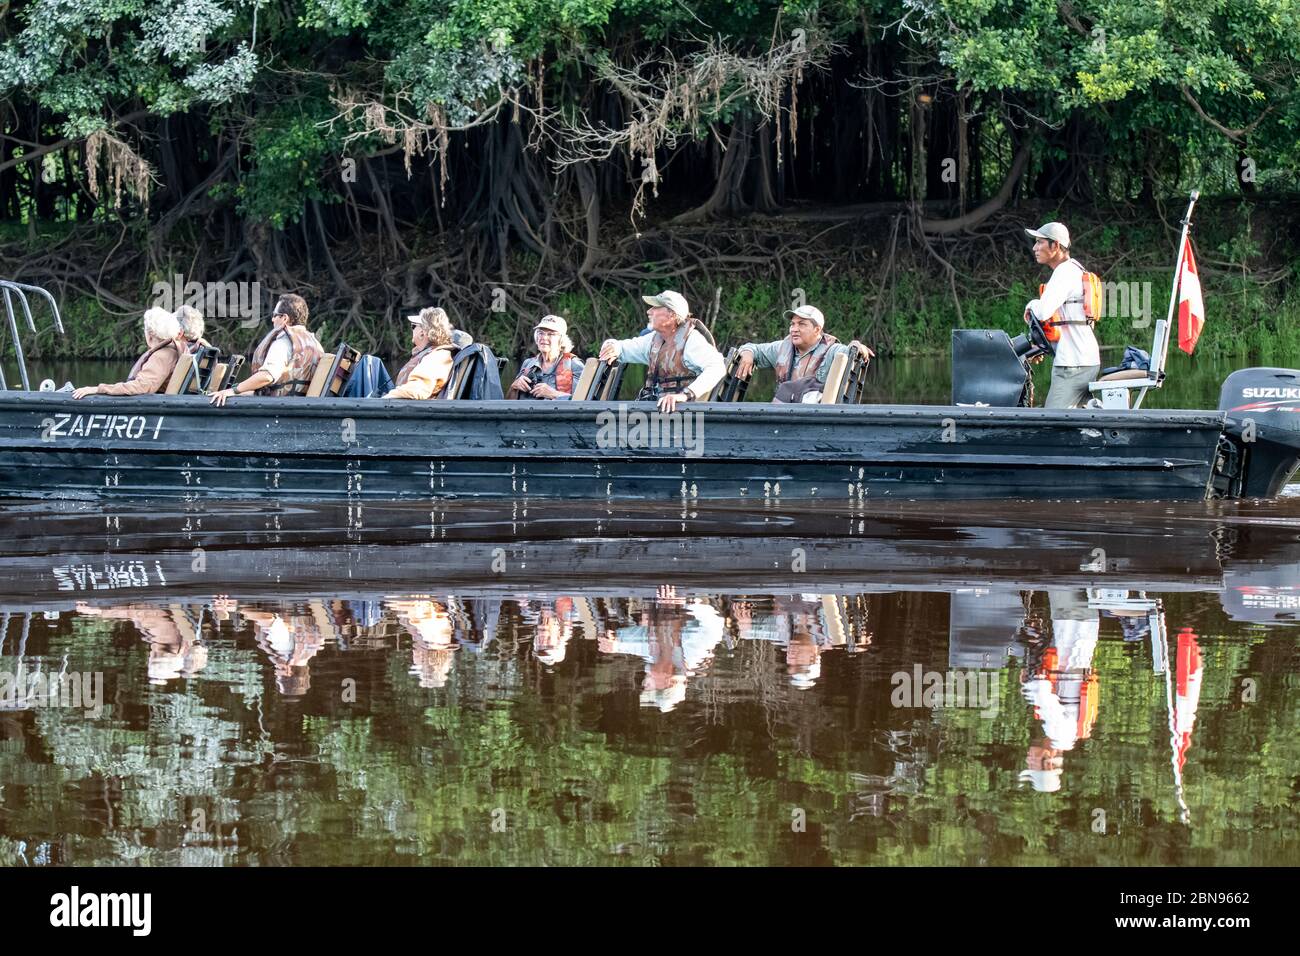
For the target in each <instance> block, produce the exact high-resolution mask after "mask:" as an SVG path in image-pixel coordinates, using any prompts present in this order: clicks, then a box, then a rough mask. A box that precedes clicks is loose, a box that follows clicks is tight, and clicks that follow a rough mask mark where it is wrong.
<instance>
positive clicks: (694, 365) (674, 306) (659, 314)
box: [600, 290, 727, 412]
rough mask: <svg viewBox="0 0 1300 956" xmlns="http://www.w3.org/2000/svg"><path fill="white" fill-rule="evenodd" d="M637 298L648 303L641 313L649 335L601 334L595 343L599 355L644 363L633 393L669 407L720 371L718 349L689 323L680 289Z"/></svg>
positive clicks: (699, 391)
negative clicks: (642, 379)
mask: <svg viewBox="0 0 1300 956" xmlns="http://www.w3.org/2000/svg"><path fill="white" fill-rule="evenodd" d="M641 298H642V300H643V301H644V302H645V303H646V305H648V306H650V308H649V309H647V310H646V316H647V318H648V319H649V320H650V326H651V328H653V329H654V334H653V335H644V334H643V335H638V336H637V337H636V338H633V339H607V340H606V341H605V342H604V344H603V345H601V347H600V360H601V361H602V362H610V361H613V360H614V359H618V360H619V361H622V362H624V363H627V364H631V365H645V366H646V367H647V368H646V383H645V388H643V389H642V390H641V394H640V395H639V396H637V397H638V398H651V399H658V400H659V410H660V411H661V412H671V411H672V410H673V409H674V408H676V407H677V404H678V403H679V402H694V401H699V400H700V399H701V398H703V397H704V396H705V395H707V394H708V393H709V392H711V391H712V390H713V387H714V386H715V385H717V384H718V382H720V381H722V376H723V375H724V374H726V370H727V369H726V361H725V360H724V359H723V357H722V353H721V352H719V351H718V350H717V349H716V348H714V347H713V345H712V344H711V343H710V342H709V340H708V338H706V337H705V335H704V333H703V332H701V331H700V330H699V329H697V328H695V327H694V325H695V320H694V319H692V318H690V307H689V306H688V305H687V303H686V297H685V296H683V295H682V294H681V293H680V292H673V291H672V290H667V291H664V292H661V293H659V294H658V295H646V296H642V297H641Z"/></svg>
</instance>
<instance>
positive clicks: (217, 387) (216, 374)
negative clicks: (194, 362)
mask: <svg viewBox="0 0 1300 956" xmlns="http://www.w3.org/2000/svg"><path fill="white" fill-rule="evenodd" d="M229 373H230V363H229V362H218V363H217V367H216V368H214V369H213V370H212V377H211V378H209V379H208V390H207V392H206V393H205V394H207V395H211V394H212V393H213V392H219V391H221V390H222V389H223V388H225V387H226V376H227V375H228V374H229Z"/></svg>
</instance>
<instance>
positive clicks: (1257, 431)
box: [1212, 368, 1300, 498]
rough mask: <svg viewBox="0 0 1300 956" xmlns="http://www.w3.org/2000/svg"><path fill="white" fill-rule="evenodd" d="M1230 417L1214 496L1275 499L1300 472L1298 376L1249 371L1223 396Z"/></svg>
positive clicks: (1228, 383)
mask: <svg viewBox="0 0 1300 956" xmlns="http://www.w3.org/2000/svg"><path fill="white" fill-rule="evenodd" d="M1219 408H1220V409H1221V410H1223V411H1225V412H1227V413H1228V421H1227V424H1226V425H1225V426H1224V429H1223V434H1224V442H1223V443H1222V444H1221V446H1220V449H1219V457H1218V461H1217V462H1216V465H1215V474H1214V477H1213V479H1212V481H1213V483H1214V489H1213V490H1214V493H1215V494H1216V495H1218V496H1221V497H1244V498H1272V497H1274V496H1275V495H1277V494H1278V493H1280V492H1281V490H1282V488H1283V487H1284V486H1285V485H1286V483H1287V482H1288V481H1289V480H1290V478H1291V476H1292V475H1293V474H1294V473H1295V471H1296V469H1297V468H1300V371H1296V370H1295V369H1290V368H1246V369H1242V370H1241V371H1239V372H1233V373H1232V374H1231V375H1229V376H1228V377H1227V379H1226V380H1225V381H1224V383H1223V389H1222V390H1221V391H1220V392H1219Z"/></svg>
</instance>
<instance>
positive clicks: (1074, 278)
mask: <svg viewBox="0 0 1300 956" xmlns="http://www.w3.org/2000/svg"><path fill="white" fill-rule="evenodd" d="M1025 232H1027V233H1029V235H1031V236H1033V237H1034V260H1035V261H1036V262H1037V263H1038V264H1039V265H1044V266H1050V267H1051V269H1052V277H1051V278H1050V279H1048V280H1047V285H1045V286H1044V287H1043V289H1042V292H1041V293H1040V298H1037V299H1034V300H1033V301H1032V302H1030V303H1029V305H1027V306H1026V307H1025V321H1026V322H1028V321H1029V316H1030V314H1031V313H1032V314H1033V316H1034V317H1035V318H1037V319H1038V320H1039V321H1040V322H1043V323H1044V324H1045V323H1046V322H1047V320H1048V319H1051V320H1052V324H1053V325H1055V326H1056V327H1058V328H1059V329H1060V331H1061V338H1060V341H1058V342H1057V343H1056V359H1055V360H1054V361H1053V362H1052V387H1051V388H1050V389H1049V390H1048V392H1047V401H1046V402H1045V403H1044V407H1045V408H1081V407H1082V406H1083V405H1084V404H1085V403H1086V402H1087V401H1088V383H1090V382H1095V381H1096V380H1097V376H1098V374H1099V373H1100V372H1101V353H1100V351H1099V350H1098V348H1097V337H1096V336H1095V335H1093V334H1092V322H1091V320H1089V319H1088V317H1087V316H1086V315H1085V314H1084V311H1083V294H1084V289H1083V274H1084V272H1085V270H1084V268H1083V266H1082V265H1081V264H1080V263H1079V260H1077V259H1073V258H1071V257H1070V230H1068V229H1066V228H1065V226H1064V225H1063V224H1062V223H1059V222H1049V223H1047V225H1045V226H1043V227H1042V228H1039V229H1026V230H1025Z"/></svg>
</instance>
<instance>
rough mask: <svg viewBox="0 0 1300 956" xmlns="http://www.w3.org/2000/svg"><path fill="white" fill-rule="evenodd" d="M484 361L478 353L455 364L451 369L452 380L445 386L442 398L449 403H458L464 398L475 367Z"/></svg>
mask: <svg viewBox="0 0 1300 956" xmlns="http://www.w3.org/2000/svg"><path fill="white" fill-rule="evenodd" d="M481 361H483V357H482V356H481V355H479V354H478V353H477V352H475V353H472V354H470V355H468V356H466V357H465V358H464V359H462V360H461V361H459V362H455V360H454V359H453V362H454V364H453V365H452V367H451V378H449V379H448V380H447V384H446V385H444V386H443V389H442V395H441V396H440V397H441V398H444V399H446V400H447V401H456V400H457V399H459V398H462V397H464V395H465V389H466V387H467V386H468V385H469V379H470V375H471V374H473V371H474V366H475V365H477V364H478V363H479V362H481Z"/></svg>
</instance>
